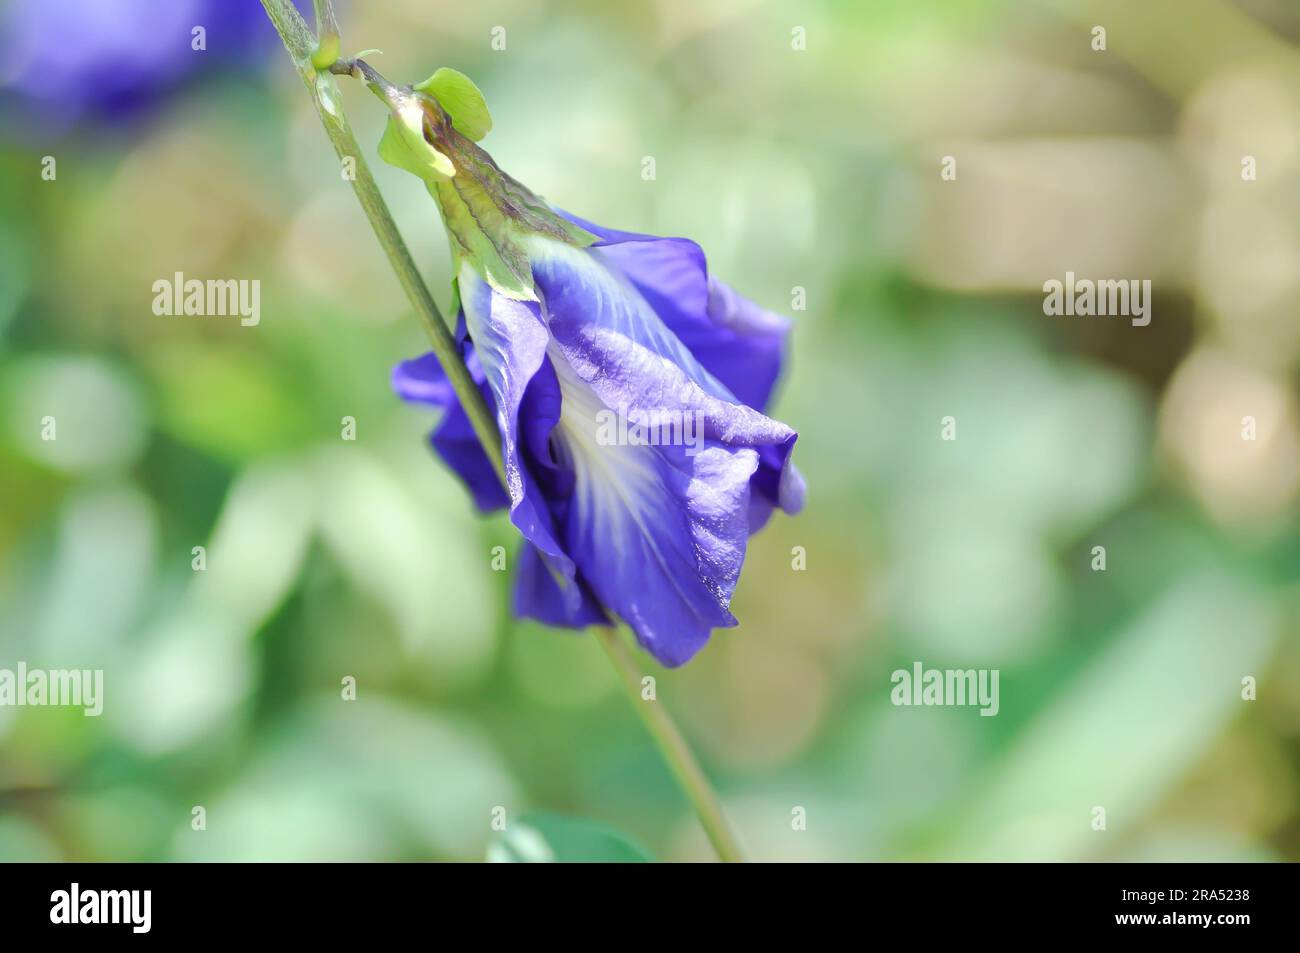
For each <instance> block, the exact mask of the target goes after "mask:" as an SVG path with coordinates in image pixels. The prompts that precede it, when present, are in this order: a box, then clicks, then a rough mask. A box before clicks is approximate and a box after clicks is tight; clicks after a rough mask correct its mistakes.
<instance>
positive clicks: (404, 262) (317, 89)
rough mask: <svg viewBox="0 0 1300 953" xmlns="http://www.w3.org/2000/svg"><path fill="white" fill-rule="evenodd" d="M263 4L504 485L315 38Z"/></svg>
mask: <svg viewBox="0 0 1300 953" xmlns="http://www.w3.org/2000/svg"><path fill="white" fill-rule="evenodd" d="M262 6H263V7H264V8H265V9H266V13H267V16H269V17H270V18H271V23H272V24H274V26H275V28H276V30H277V31H278V32H279V34H280V38H281V39H282V40H283V41H284V45H285V49H287V50H288V51H289V55H290V56H291V57H292V58H293V61H294V65H295V66H297V67H298V72H299V74H300V75H301V76H302V78H303V82H305V83H306V84H307V88H308V89H309V90H310V91H311V94H312V99H313V101H314V102H315V103H316V112H317V114H318V115H319V116H320V120H321V123H322V124H323V125H324V126H325V132H326V134H327V135H328V136H329V139H330V142H331V143H333V145H334V151H335V152H336V153H338V156H339V158H340V159H345V158H350V159H351V160H352V161H353V162H354V163H355V165H354V169H355V172H356V174H355V176H354V177H353V179H352V190H353V191H354V192H356V194H357V200H358V201H359V202H360V203H361V208H362V209H363V210H364V211H365V213H366V218H367V219H369V220H370V227H371V228H372V229H374V232H375V237H376V238H378V239H379V244H380V246H381V247H382V248H383V249H384V254H385V255H387V256H388V262H389V264H391V265H392V267H393V271H394V272H395V273H396V275H397V280H398V283H399V284H401V286H402V290H403V291H405V292H406V297H407V299H408V300H409V301H410V302H411V307H413V308H414V309H415V313H416V315H417V316H418V317H419V319H420V323H421V324H422V325H424V330H425V333H426V334H427V335H428V337H429V344H430V346H431V347H432V349H433V353H434V356H435V357H437V359H438V363H439V364H440V365H441V366H442V370H443V373H445V374H446V375H447V379H448V381H450V383H451V386H452V389H453V390H454V391H455V392H456V397H457V398H458V399H459V401H460V404H461V406H462V407H463V408H464V409H465V413H466V415H467V416H468V417H469V420H470V423H471V424H472V425H473V427H474V433H475V435H476V436H477V437H478V439H479V441H480V442H481V443H482V444H483V448H484V450H486V451H487V455H488V459H489V460H491V461H492V463H493V465H494V466H495V467H496V471H497V474H498V475H499V476H500V477H501V478H502V483H504V482H505V467H504V466H503V464H502V460H501V433H500V431H499V430H498V429H497V425H496V422H495V421H494V420H493V418H492V412H491V410H489V409H488V406H487V401H485V400H484V399H483V394H482V393H481V392H480V391H479V389H478V386H477V385H476V384H475V383H474V380H473V378H471V377H470V375H469V371H468V370H466V368H465V362H464V361H462V360H461V358H460V353H459V352H458V351H457V350H456V342H455V340H454V339H453V338H452V336H451V331H450V330H448V328H447V322H446V321H445V320H443V317H442V313H441V312H440V311H439V310H438V305H437V304H436V303H435V302H434V300H433V295H431V294H430V293H429V289H428V287H427V286H426V285H425V283H424V279H423V278H421V277H420V272H419V269H417V268H416V267H415V262H414V261H413V260H412V258H411V253H410V251H409V250H407V247H406V242H405V241H404V240H403V239H402V234H401V232H399V231H398V230H397V223H396V222H394V221H393V216H392V214H391V213H390V212H389V211H388V204H387V203H386V202H385V201H384V197H383V196H382V195H380V194H379V186H378V185H376V184H375V178H374V176H373V175H371V174H370V166H369V165H367V164H366V160H365V157H364V156H363V155H362V153H361V147H360V146H359V145H358V144H357V140H356V137H355V136H354V135H353V134H352V129H351V128H350V127H349V125H348V121H347V117H346V116H345V115H344V114H343V109H342V107H341V106H340V105H339V104H338V103H337V101H335V102H333V103H331V104H330V105H329V106H327V105H326V99H325V96H327V95H328V89H327V90H326V91H325V92H324V93H323V92H322V88H321V84H322V83H331V84H332V83H333V82H334V79H333V77H332V76H331V75H330V74H328V73H321V72H320V71H318V70H317V68H316V67H315V66H314V65H313V63H312V56H313V54H314V53H315V52H316V41H315V38H314V37H313V36H312V35H311V31H310V30H309V29H308V28H307V24H306V23H304V22H303V19H302V17H301V16H299V15H298V11H297V10H295V9H294V7H293V4H292V3H290V2H289V0H262Z"/></svg>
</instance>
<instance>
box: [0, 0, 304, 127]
mask: <svg viewBox="0 0 1300 953" xmlns="http://www.w3.org/2000/svg"><path fill="white" fill-rule="evenodd" d="M298 2H299V6H300V7H302V8H303V9H309V8H310V3H306V2H305V0H298ZM198 26H201V27H203V29H204V31H205V36H204V45H205V47H206V49H204V50H202V51H199V50H195V49H193V46H192V44H193V40H194V36H193V32H192V31H193V30H194V28H195V27H198ZM277 42H278V41H277V40H276V37H275V32H274V30H272V29H271V27H270V25H269V23H268V22H267V20H266V14H265V13H264V12H263V10H262V6H261V4H259V3H257V2H255V0H8V2H7V3H5V4H3V5H0V106H3V109H4V113H5V114H6V118H7V120H8V121H10V122H13V123H17V124H18V125H20V126H21V127H24V128H27V129H34V130H44V131H46V132H50V131H53V132H60V131H64V130H66V129H67V128H69V127H71V126H72V125H74V124H75V123H77V122H78V121H80V120H82V119H83V118H86V117H88V116H89V117H96V118H104V119H109V120H121V119H124V118H129V117H133V116H137V115H139V114H141V113H143V112H147V111H148V109H149V108H150V107H151V106H153V105H154V104H156V103H158V102H159V101H161V100H162V99H164V98H165V97H166V95H167V94H168V93H170V92H172V91H174V90H175V89H176V88H177V87H178V86H179V85H181V84H182V83H183V82H184V81H186V80H187V79H188V78H190V77H192V76H194V75H196V74H198V73H201V72H205V71H211V70H213V69H219V68H221V67H223V66H225V67H229V66H231V65H232V64H238V63H240V62H242V61H244V60H245V59H250V58H251V57H252V56H253V55H255V53H257V52H259V51H261V50H269V49H273V48H274V46H275V44H276V43H277Z"/></svg>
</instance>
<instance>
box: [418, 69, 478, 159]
mask: <svg viewBox="0 0 1300 953" xmlns="http://www.w3.org/2000/svg"><path fill="white" fill-rule="evenodd" d="M415 89H417V90H419V91H420V92H425V93H431V94H432V95H433V97H434V98H435V99H437V100H438V102H439V104H441V106H442V108H443V109H445V110H446V111H447V115H448V116H450V117H451V124H452V125H453V126H455V127H456V131H457V132H459V133H460V134H461V135H462V136H465V137H466V138H468V139H471V140H473V141H474V142H478V141H479V140H480V139H482V138H483V137H484V136H486V135H487V134H488V133H489V132H491V131H492V114H491V113H489V112H488V108H487V102H486V101H485V100H484V99H483V94H482V93H481V92H479V88H478V87H477V86H475V85H474V81H473V80H472V79H470V78H469V77H468V76H466V75H465V74H464V73H461V72H459V71H457V70H454V69H450V68H449V67H446V66H444V67H442V68H441V69H439V70H438V71H437V72H436V73H434V74H433V75H432V76H430V77H429V78H428V79H426V80H425V81H424V82H423V83H417V84H416V85H415Z"/></svg>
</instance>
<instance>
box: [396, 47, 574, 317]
mask: <svg viewBox="0 0 1300 953" xmlns="http://www.w3.org/2000/svg"><path fill="white" fill-rule="evenodd" d="M385 100H386V101H387V102H388V105H389V107H390V109H391V114H390V115H389V117H388V125H387V127H386V128H385V130H384V135H383V138H382V139H381V140H380V142H379V157H380V158H381V159H383V160H384V161H385V162H387V163H388V164H390V165H394V166H397V168H399V169H405V170H406V171H407V172H410V173H412V174H413V175H416V176H419V178H420V179H421V180H423V181H424V184H425V186H426V187H427V188H428V190H429V192H430V194H431V195H433V197H434V198H435V199H436V200H437V202H438V207H439V209H440V210H441V212H442V218H443V222H444V224H445V225H446V227H447V233H448V236H449V237H450V239H451V244H452V253H453V255H454V256H455V258H456V261H457V264H458V265H459V264H460V263H461V262H468V263H470V264H471V265H472V266H473V267H474V268H475V270H477V271H478V272H479V273H480V274H482V275H483V277H484V278H485V279H486V280H487V281H488V282H489V284H491V285H492V286H493V288H495V289H496V290H497V291H499V292H500V293H501V294H504V295H506V296H508V297H511V298H516V299H519V300H524V301H532V300H536V299H537V294H536V291H535V289H534V287H533V276H532V267H531V265H530V263H529V260H528V254H527V252H526V251H525V250H524V244H525V243H524V241H523V239H525V238H527V237H528V236H530V235H542V236H546V237H548V238H552V239H555V240H556V241H562V242H566V243H568V244H572V245H578V246H586V245H590V244H591V243H592V242H594V241H595V240H596V239H595V236H593V235H591V234H590V233H588V232H587V231H585V230H583V229H581V228H579V227H577V226H576V225H573V224H572V223H570V222H569V221H567V220H566V219H564V218H562V217H561V216H559V215H557V214H555V212H553V211H552V210H551V209H550V207H549V206H548V205H547V204H546V203H545V202H544V201H542V199H540V198H538V197H537V196H536V195H534V194H533V193H532V192H530V191H529V190H528V188H527V187H525V186H524V185H523V184H521V183H520V182H517V181H516V180H515V179H513V178H511V177H510V176H509V175H507V174H506V173H504V172H502V171H501V169H500V168H499V167H498V166H497V164H496V163H495V162H494V161H493V160H492V157H491V156H490V155H488V154H487V152H485V151H484V150H483V149H481V148H479V146H477V145H476V144H475V143H476V142H477V141H478V140H480V139H482V138H483V137H484V136H485V135H487V133H488V131H489V130H490V129H491V128H492V116H491V114H490V113H489V112H488V108H487V104H486V103H485V102H484V100H483V94H482V93H480V92H479V89H478V87H477V86H475V85H474V82H473V81H472V80H471V79H470V78H469V77H468V76H466V75H464V74H463V73H458V72H457V71H455V70H452V69H447V68H445V67H444V68H443V69H440V70H438V71H437V72H436V73H434V74H433V75H432V76H431V77H429V78H428V79H427V80H425V81H424V82H423V83H420V84H418V85H416V86H414V87H412V88H408V89H393V90H391V91H387V93H386V95H385Z"/></svg>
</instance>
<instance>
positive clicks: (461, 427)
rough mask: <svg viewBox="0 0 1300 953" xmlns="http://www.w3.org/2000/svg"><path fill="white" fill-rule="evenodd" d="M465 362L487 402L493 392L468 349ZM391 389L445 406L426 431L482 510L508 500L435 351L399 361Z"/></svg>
mask: <svg viewBox="0 0 1300 953" xmlns="http://www.w3.org/2000/svg"><path fill="white" fill-rule="evenodd" d="M466 364H467V365H468V367H469V371H470V374H471V376H472V377H473V378H474V380H475V382H476V383H477V384H478V385H479V390H480V391H482V393H483V396H484V397H485V398H486V399H487V401H488V404H489V405H491V403H492V394H491V392H490V391H489V390H488V388H487V382H486V381H485V380H484V377H483V368H482V367H481V366H480V365H479V362H478V360H477V359H476V358H475V356H474V353H473V350H472V349H470V350H469V351H468V353H467V356H466ZM393 390H395V391H396V392H397V394H398V396H400V397H401V398H402V399H403V400H407V401H411V402H413V403H421V404H429V405H430V406H433V407H441V408H443V409H444V410H445V413H444V414H443V416H442V420H441V421H439V423H438V426H437V427H435V428H434V429H433V432H432V433H431V434H430V435H429V442H430V443H431V444H432V445H433V449H434V450H436V451H437V452H438V455H439V456H440V457H442V459H443V461H444V462H445V463H446V464H447V466H449V467H451V470H452V472H453V473H455V474H456V475H457V476H458V477H460V478H461V480H462V481H463V482H464V484H465V486H466V487H467V488H468V489H469V492H470V496H472V497H473V499H474V505H475V506H476V507H477V508H478V509H479V511H480V512H483V513H491V512H493V511H494V510H499V509H502V508H503V507H505V506H506V505H508V504H509V503H510V498H509V497H508V496H506V491H505V490H504V489H502V487H501V480H500V478H499V477H498V476H497V472H496V468H495V467H493V466H492V461H491V460H489V459H488V456H487V454H486V453H484V452H483V445H482V444H481V443H479V439H478V436H477V435H476V434H475V433H474V428H473V426H472V425H471V424H470V422H469V417H467V416H466V415H465V411H464V410H463V409H462V408H461V406H460V401H459V400H457V399H456V393H455V391H453V390H452V387H451V383H450V382H449V381H448V380H447V376H446V375H445V374H444V373H443V372H442V367H441V365H439V363H438V359H437V358H436V357H434V356H433V354H431V353H430V354H425V355H424V356H423V357H417V358H415V359H414V360H410V361H403V362H402V363H400V364H398V365H397V366H396V367H395V368H393Z"/></svg>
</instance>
